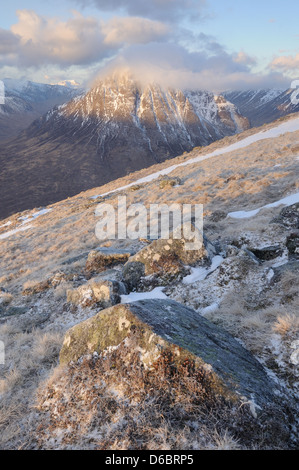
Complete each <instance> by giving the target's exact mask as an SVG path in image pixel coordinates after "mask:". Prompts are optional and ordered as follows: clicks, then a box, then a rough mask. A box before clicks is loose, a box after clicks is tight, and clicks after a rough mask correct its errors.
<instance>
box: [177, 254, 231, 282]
mask: <svg viewBox="0 0 299 470" xmlns="http://www.w3.org/2000/svg"><path fill="white" fill-rule="evenodd" d="M222 261H223V258H222V256H219V255H217V256H214V258H213V259H212V264H211V266H209V267H208V268H203V267H201V268H191V274H189V275H188V276H186V277H184V278H183V281H182V282H183V284H193V283H194V282H198V281H203V280H204V279H205V278H206V277H207V276H208V274H210V273H212V272H213V271H215V269H217V268H218V267H219V266H220V264H221V263H222Z"/></svg>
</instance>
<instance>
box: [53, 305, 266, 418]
mask: <svg viewBox="0 0 299 470" xmlns="http://www.w3.org/2000/svg"><path fill="white" fill-rule="evenodd" d="M123 341H126V343H127V342H129V343H130V345H131V348H130V350H131V351H132V352H133V350H134V352H135V353H136V352H137V353H138V354H139V355H140V359H141V361H142V363H143V364H144V367H146V368H151V367H152V366H153V364H154V363H155V362H156V361H157V360H158V359H159V357H160V355H161V354H162V352H163V351H169V350H171V351H172V352H173V354H174V355H175V356H176V357H177V358H178V359H179V360H182V359H184V358H188V359H190V360H192V361H194V363H195V364H197V365H198V367H204V368H205V369H206V370H210V371H211V373H212V374H213V375H214V378H215V384H216V383H217V387H218V388H219V393H222V394H225V395H226V396H231V397H234V398H235V399H239V398H240V397H241V396H243V397H245V398H246V400H247V401H248V400H249V401H251V402H252V403H253V404H254V403H255V404H256V405H257V406H258V407H263V406H264V405H267V404H268V403H272V402H273V400H274V396H275V394H274V389H275V385H274V384H273V383H272V382H271V380H270V379H269V378H268V376H267V375H266V373H265V371H264V369H263V367H262V366H261V364H260V363H259V362H258V361H257V360H256V359H255V358H254V357H253V356H252V355H251V353H250V352H248V351H247V350H245V349H244V348H243V347H242V346H241V345H240V344H239V343H238V342H237V341H236V340H235V339H234V338H233V337H232V336H230V335H229V334H228V333H227V332H226V331H224V330H223V329H221V328H219V327H218V326H216V325H214V324H212V323H210V322H209V321H208V320H206V319H205V318H203V317H200V316H199V315H198V314H197V313H196V312H195V311H194V310H192V309H190V308H187V307H185V306H183V305H181V304H179V303H177V302H174V301H172V300H158V299H156V300H143V301H139V302H133V303H131V304H125V305H123V304H120V305H116V306H114V307H112V308H108V309H105V310H103V311H101V312H100V313H98V314H97V315H95V316H94V317H92V318H90V319H88V320H86V321H84V322H82V323H80V324H78V325H76V326H74V327H73V328H72V329H70V330H69V331H68V332H67V333H66V335H65V339H64V343H63V347H62V350H61V352H60V363H61V364H66V363H69V362H71V361H77V360H78V359H79V358H80V357H82V356H83V355H87V354H93V353H94V352H97V353H100V352H103V351H105V350H107V349H109V348H110V349H111V348H117V347H118V346H119V345H120V343H122V342H123ZM252 406H254V405H252ZM255 411H256V410H255Z"/></svg>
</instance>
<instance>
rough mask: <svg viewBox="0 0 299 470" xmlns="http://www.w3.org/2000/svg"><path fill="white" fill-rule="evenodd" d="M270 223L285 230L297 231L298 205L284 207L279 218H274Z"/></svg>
mask: <svg viewBox="0 0 299 470" xmlns="http://www.w3.org/2000/svg"><path fill="white" fill-rule="evenodd" d="M271 223H277V224H281V225H283V226H284V227H286V228H294V229H299V203H298V202H297V203H296V204H292V205H291V206H288V207H284V208H283V209H282V210H281V212H280V214H279V216H278V217H275V218H274V219H273V220H272V221H271Z"/></svg>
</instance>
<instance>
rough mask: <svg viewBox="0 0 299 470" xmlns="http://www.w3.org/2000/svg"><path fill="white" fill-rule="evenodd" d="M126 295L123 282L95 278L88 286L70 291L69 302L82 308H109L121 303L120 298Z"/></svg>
mask: <svg viewBox="0 0 299 470" xmlns="http://www.w3.org/2000/svg"><path fill="white" fill-rule="evenodd" d="M126 293H127V291H126V288H125V285H124V284H123V283H122V282H119V281H115V280H102V279H97V278H93V279H92V280H91V281H90V282H89V283H88V284H84V285H83V286H80V287H78V288H77V289H69V290H68V291H67V302H69V303H71V304H73V305H81V306H82V307H91V306H93V305H98V306H99V307H101V308H107V307H111V306H112V305H115V304H117V303H119V302H120V301H121V298H120V296H121V295H123V294H126Z"/></svg>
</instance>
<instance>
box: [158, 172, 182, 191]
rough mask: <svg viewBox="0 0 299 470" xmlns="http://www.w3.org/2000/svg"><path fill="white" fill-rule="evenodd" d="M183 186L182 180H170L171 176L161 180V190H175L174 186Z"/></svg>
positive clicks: (165, 176) (162, 177) (163, 177)
mask: <svg viewBox="0 0 299 470" xmlns="http://www.w3.org/2000/svg"><path fill="white" fill-rule="evenodd" d="M181 184H182V181H181V179H180V178H177V177H174V178H170V177H169V176H167V175H164V176H161V177H160V178H159V188H160V189H170V188H173V187H174V186H180V185H181Z"/></svg>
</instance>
